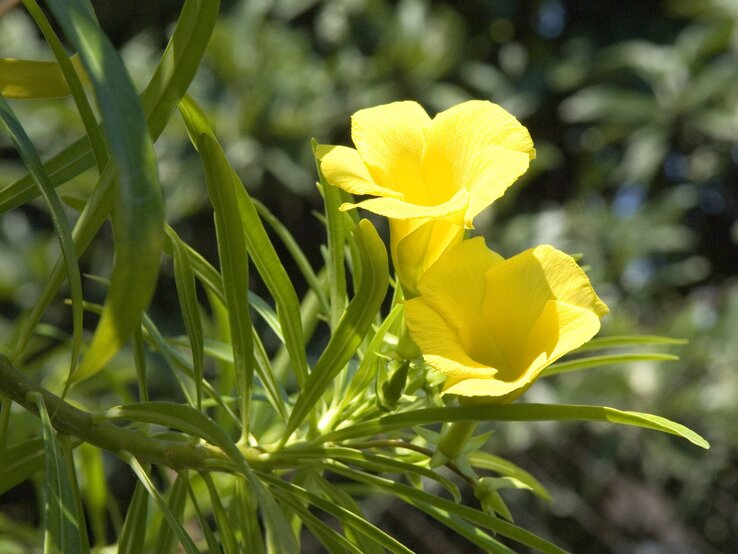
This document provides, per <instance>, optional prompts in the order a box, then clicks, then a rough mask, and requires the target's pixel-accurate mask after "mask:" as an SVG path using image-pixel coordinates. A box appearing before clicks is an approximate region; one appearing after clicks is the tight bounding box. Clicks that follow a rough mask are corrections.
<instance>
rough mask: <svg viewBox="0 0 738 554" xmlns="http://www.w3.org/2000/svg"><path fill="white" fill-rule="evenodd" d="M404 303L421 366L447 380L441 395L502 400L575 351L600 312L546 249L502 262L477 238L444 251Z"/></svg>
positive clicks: (580, 276) (571, 264)
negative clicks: (419, 355) (427, 367)
mask: <svg viewBox="0 0 738 554" xmlns="http://www.w3.org/2000/svg"><path fill="white" fill-rule="evenodd" d="M418 291H419V294H420V295H419V296H418V297H417V298H413V299H411V300H408V301H407V302H406V304H405V318H406V321H407V326H408V329H409V331H410V336H411V337H412V338H413V340H414V341H415V342H416V344H417V345H418V347H419V348H420V350H421V352H422V353H423V358H424V359H425V361H426V363H428V364H429V365H430V366H432V367H434V368H435V369H437V370H438V371H441V372H442V373H445V374H446V375H448V378H447V380H446V383H445V385H444V393H446V394H449V393H450V394H458V395H462V396H483V397H489V398H493V399H494V401H495V402H508V401H511V400H513V399H515V398H517V397H518V396H519V395H520V394H522V393H523V392H524V391H525V390H526V389H527V388H528V387H529V386H530V385H531V384H532V383H533V381H534V380H535V379H536V378H537V377H538V375H539V374H540V373H541V371H542V370H543V369H544V368H545V367H546V366H548V365H550V364H552V363H553V362H555V361H556V360H557V359H558V358H560V357H561V356H563V355H564V354H566V353H567V352H570V351H571V350H573V349H575V348H577V347H579V346H581V345H582V344H584V343H585V342H587V341H588V340H589V339H591V338H592V337H593V336H594V335H595V334H596V333H597V331H599V329H600V317H602V316H603V315H605V314H606V313H607V312H608V309H607V306H605V304H604V303H603V302H602V301H601V300H600V299H599V298H598V297H597V294H596V293H595V292H594V290H593V289H592V286H591V284H590V282H589V279H588V278H587V276H586V274H585V273H584V271H582V269H581V268H580V267H579V266H578V265H577V264H576V262H575V261H574V260H573V259H572V258H571V256H568V255H567V254H564V253H563V252H561V251H559V250H556V249H555V248H553V247H552V246H547V245H546V246H539V247H537V248H532V249H530V250H527V251H525V252H523V253H521V254H518V255H517V256H514V257H512V258H510V259H507V260H504V259H503V258H502V257H500V256H499V255H498V254H496V253H494V252H492V251H491V250H489V249H488V248H487V247H486V246H485V244H484V239H482V238H481V237H478V238H475V239H471V240H468V241H463V242H462V243H460V244H458V245H456V246H453V247H452V248H450V249H449V250H448V251H447V252H446V253H445V254H444V255H443V256H442V257H441V258H440V259H439V260H438V261H437V262H436V263H435V264H433V265H432V266H431V267H430V268H429V269H428V270H427V271H426V272H425V274H424V275H423V276H422V277H421V279H420V281H419V283H418Z"/></svg>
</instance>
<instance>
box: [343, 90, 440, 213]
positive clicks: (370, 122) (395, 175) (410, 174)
mask: <svg viewBox="0 0 738 554" xmlns="http://www.w3.org/2000/svg"><path fill="white" fill-rule="evenodd" d="M430 121H431V120H430V117H428V114H427V113H425V110H424V109H423V108H422V107H421V106H420V104H418V103H417V102H410V101H404V102H393V103H391V104H385V105H382V106H376V107H374V108H367V109H364V110H359V111H358V112H356V113H355V114H354V115H353V116H352V117H351V138H352V140H353V141H354V145H355V146H356V150H358V152H359V154H360V155H361V158H362V159H363V160H364V163H365V164H366V167H367V169H368V170H369V173H370V174H371V176H372V178H373V180H374V182H375V183H377V184H378V185H380V186H382V187H384V188H387V189H391V190H393V191H396V192H399V193H401V194H402V195H403V196H404V198H405V199H406V200H407V201H408V202H412V203H416V204H424V203H425V202H423V199H424V198H425V196H424V188H425V187H424V184H423V179H422V175H423V173H422V168H421V165H420V164H421V156H422V154H423V143H424V142H423V128H424V127H425V126H426V125H429V124H430Z"/></svg>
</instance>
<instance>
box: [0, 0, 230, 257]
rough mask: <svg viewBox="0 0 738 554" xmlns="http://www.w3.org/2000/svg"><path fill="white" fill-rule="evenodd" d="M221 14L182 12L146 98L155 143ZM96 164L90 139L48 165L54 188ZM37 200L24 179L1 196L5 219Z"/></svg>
mask: <svg viewBox="0 0 738 554" xmlns="http://www.w3.org/2000/svg"><path fill="white" fill-rule="evenodd" d="M219 8H220V1H219V0H186V1H185V3H184V6H183V7H182V11H181V12H180V16H179V19H178V20H177V24H176V26H175V29H174V33H173V34H172V38H171V39H170V40H169V43H168V44H167V48H166V50H165V51H164V55H163V56H162V58H161V61H160V62H159V65H158V66H157V67H156V71H155V72H154V75H153V77H152V78H151V81H150V82H149V84H148V85H147V86H146V89H145V90H144V91H143V93H142V95H141V104H142V106H143V109H144V113H145V114H146V120H147V123H148V126H149V132H150V133H151V136H152V138H153V139H154V140H155V139H156V138H158V136H159V135H160V134H161V133H162V131H163V130H164V127H165V126H166V124H167V122H168V121H169V118H170V116H171V114H172V111H173V110H174V109H176V107H177V103H178V102H179V100H180V98H182V96H183V95H184V94H185V92H187V89H188V88H189V85H190V83H191V82H192V79H193V78H194V76H195V73H196V71H197V69H198V67H199V66H200V61H201V60H202V57H203V55H204V53H205V48H206V46H207V44H208V41H209V39H210V35H211V34H212V32H213V28H214V26H215V22H216V20H217V16H218V10H219ZM94 163H95V159H94V157H93V156H92V152H91V151H90V143H89V140H88V139H87V137H86V136H84V137H82V138H80V139H79V140H76V141H75V142H74V143H72V144H71V145H69V146H68V147H67V148H65V149H64V150H62V151H61V152H60V153H58V154H57V155H55V156H54V157H52V158H51V159H50V160H48V161H47V162H46V163H45V164H44V169H45V170H46V172H47V173H48V175H49V177H50V178H51V180H52V182H53V183H54V186H59V185H62V184H64V183H66V182H67V181H69V180H71V179H73V178H75V177H77V176H78V175H79V174H81V173H82V172H84V171H85V170H87V169H89V168H90V167H92V165H93V164H94ZM37 195H38V192H37V191H36V190H35V189H34V185H33V180H32V179H31V177H30V176H25V177H21V178H20V179H18V180H17V181H14V182H13V183H11V184H10V185H8V186H7V187H5V188H4V189H2V190H0V213H4V212H6V211H9V210H12V209H14V208H17V207H18V206H21V205H22V204H24V203H26V202H28V201H29V200H32V199H33V198H34V197H35V196H37ZM105 216H106V217H107V212H106V214H105ZM103 219H104V218H103ZM95 231H97V229H95ZM81 250H82V249H80V251H81Z"/></svg>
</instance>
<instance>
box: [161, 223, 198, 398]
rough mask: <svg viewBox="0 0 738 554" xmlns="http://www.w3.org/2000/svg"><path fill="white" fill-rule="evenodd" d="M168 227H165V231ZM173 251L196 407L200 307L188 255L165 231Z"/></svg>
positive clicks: (180, 241) (177, 241) (174, 237)
mask: <svg viewBox="0 0 738 554" xmlns="http://www.w3.org/2000/svg"><path fill="white" fill-rule="evenodd" d="M168 230H169V228H168V229H167V231H168ZM167 234H168V235H169V239H170V241H171V244H172V246H173V252H174V283H175V285H176V287H177V296H178V298H179V306H180V309H181V310H182V319H183V320H184V324H185V330H186V331H187V337H188V338H189V341H190V348H191V350H192V366H193V368H194V371H195V391H196V394H197V407H198V409H200V408H201V407H202V379H203V371H204V368H203V366H204V361H205V351H204V337H203V331H202V321H201V320H200V309H199V307H198V303H197V291H196V289H195V274H194V272H193V271H192V264H190V257H189V255H188V253H187V249H186V248H185V246H184V244H183V243H182V240H181V239H180V238H179V236H177V235H176V234H172V233H167Z"/></svg>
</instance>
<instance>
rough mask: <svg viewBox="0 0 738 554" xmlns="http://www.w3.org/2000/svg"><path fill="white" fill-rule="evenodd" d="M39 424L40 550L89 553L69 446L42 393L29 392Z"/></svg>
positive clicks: (61, 553) (62, 553)
mask: <svg viewBox="0 0 738 554" xmlns="http://www.w3.org/2000/svg"><path fill="white" fill-rule="evenodd" d="M33 394H34V395H35V401H36V404H37V405H38V412H39V416H40V417H41V423H42V424H43V430H44V431H43V433H44V450H45V457H46V483H45V485H46V486H45V491H44V492H45V496H46V498H45V509H44V552H48V553H56V552H58V553H60V554H64V553H66V552H81V553H84V552H89V550H90V547H89V544H88V543H87V530H86V528H85V523H84V519H83V517H82V509H81V508H82V504H81V501H80V497H79V487H78V486H77V482H76V479H75V474H74V462H73V456H72V447H71V445H70V444H69V443H68V441H69V439H68V438H67V439H66V442H67V445H66V446H65V445H64V442H65V439H64V438H62V437H61V436H60V437H58V439H59V440H57V432H56V430H55V429H54V428H53V426H52V425H51V419H50V418H49V413H48V412H47V411H46V404H45V403H44V399H43V396H41V394H39V393H33Z"/></svg>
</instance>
